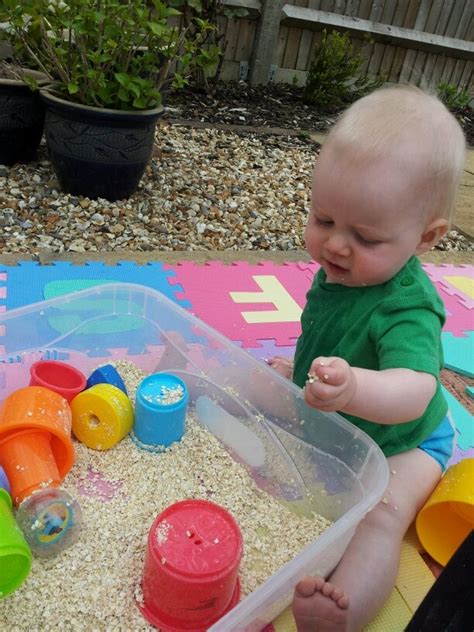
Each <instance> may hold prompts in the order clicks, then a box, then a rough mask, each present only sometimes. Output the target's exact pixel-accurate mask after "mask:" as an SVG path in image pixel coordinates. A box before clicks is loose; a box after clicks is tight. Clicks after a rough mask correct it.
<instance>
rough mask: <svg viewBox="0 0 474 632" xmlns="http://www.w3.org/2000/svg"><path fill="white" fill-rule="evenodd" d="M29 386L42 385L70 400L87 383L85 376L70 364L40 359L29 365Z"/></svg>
mask: <svg viewBox="0 0 474 632" xmlns="http://www.w3.org/2000/svg"><path fill="white" fill-rule="evenodd" d="M30 376H31V378H30V386H44V387H45V388H49V390H50V391H54V392H55V393H58V394H59V395H62V396H63V397H64V399H66V400H67V401H68V402H71V401H72V399H74V397H76V395H78V394H79V393H81V392H82V391H83V390H84V389H85V388H86V385H87V379H86V376H85V375H83V374H82V373H81V372H80V371H79V370H78V369H75V368H74V367H73V366H71V365H70V364H66V363H65V362H59V361H58V360H40V361H39V362H35V363H34V364H32V365H31V367H30Z"/></svg>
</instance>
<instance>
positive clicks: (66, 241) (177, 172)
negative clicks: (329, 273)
mask: <svg viewBox="0 0 474 632" xmlns="http://www.w3.org/2000/svg"><path fill="white" fill-rule="evenodd" d="M318 149H319V145H318V144H317V143H315V142H313V141H311V140H310V139H309V138H307V137H306V136H305V135H302V136H301V137H298V136H282V135H270V134H254V133H247V132H246V133H239V134H237V133H235V132H229V131H223V130H216V129H194V128H189V127H183V126H178V125H170V124H168V123H162V124H161V125H160V126H159V127H158V129H157V133H156V146H155V150H154V156H153V159H152V161H151V163H150V164H149V166H148V167H147V169H146V173H145V175H144V177H143V179H142V182H141V184H140V187H139V189H138V191H137V192H136V193H135V194H134V195H133V196H132V197H131V198H130V199H129V200H122V201H119V202H109V201H107V200H103V199H98V200H89V199H88V198H83V197H79V196H72V195H68V194H65V193H63V192H61V191H60V190H59V183H58V182H57V180H56V177H55V175H54V171H53V169H52V165H51V163H50V162H49V160H48V159H47V153H46V148H45V147H44V145H43V146H41V147H40V152H39V159H38V161H37V162H32V163H30V164H27V165H24V164H18V165H15V166H13V167H11V168H8V167H5V166H0V252H1V253H27V254H28V255H29V256H39V255H40V254H41V253H44V252H50V253H62V252H102V251H126V252H127V253H129V252H137V251H138V252H140V251H160V250H161V251H185V250H187V251H193V250H213V251H222V250H281V251H290V250H300V249H303V248H304V243H303V231H304V225H305V222H306V217H307V212H308V209H309V192H310V184H311V171H312V167H313V165H314V161H315V158H316V156H317V152H318ZM440 248H441V249H443V250H472V249H473V244H472V242H469V241H468V240H467V239H466V238H465V237H464V236H462V235H459V234H457V233H456V232H454V231H453V232H451V234H450V235H449V238H448V239H445V240H443V242H442V243H441V245H440Z"/></svg>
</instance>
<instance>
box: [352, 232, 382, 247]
mask: <svg viewBox="0 0 474 632" xmlns="http://www.w3.org/2000/svg"><path fill="white" fill-rule="evenodd" d="M355 238H356V239H357V241H358V242H359V243H360V244H362V245H363V246H367V247H368V248H370V247H373V246H378V244H381V243H382V242H381V241H379V240H377V239H366V238H365V237H363V236H362V235H359V233H355Z"/></svg>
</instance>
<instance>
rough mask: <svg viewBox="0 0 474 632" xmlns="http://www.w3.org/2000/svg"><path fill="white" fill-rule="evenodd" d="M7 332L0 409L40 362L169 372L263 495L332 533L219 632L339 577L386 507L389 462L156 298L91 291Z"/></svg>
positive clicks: (241, 627) (10, 319) (3, 322)
mask: <svg viewBox="0 0 474 632" xmlns="http://www.w3.org/2000/svg"><path fill="white" fill-rule="evenodd" d="M0 332H1V333H2V334H3V335H2V337H0V401H1V400H3V399H4V398H5V397H6V396H7V395H8V394H9V393H11V392H12V391H14V390H15V389H17V388H21V387H23V386H26V385H27V384H28V381H29V367H30V365H31V364H32V363H33V362H35V361H37V360H38V359H42V358H45V359H51V358H53V359H60V360H64V361H67V362H70V363H71V364H73V365H74V366H76V367H77V368H79V369H81V370H82V371H83V372H84V373H86V374H88V373H89V372H90V371H91V370H92V369H93V368H95V367H96V366H97V365H98V364H99V363H101V362H107V361H110V360H112V359H122V358H123V359H129V360H131V361H133V362H135V363H136V364H137V365H138V366H140V367H141V368H142V369H143V370H145V371H147V372H153V371H156V370H172V371H173V372H174V373H176V374H178V375H179V376H180V377H181V378H182V379H184V380H185V381H186V383H187V386H188V389H189V395H190V406H191V408H194V410H195V413H196V415H197V416H198V418H199V419H200V421H201V422H202V423H204V424H206V425H207V426H208V427H209V428H210V429H211V430H212V431H213V432H214V433H215V434H216V435H217V436H218V437H219V438H220V440H221V441H222V442H223V443H224V444H225V445H226V447H227V448H228V449H229V450H230V451H231V452H232V454H233V456H234V458H236V459H237V460H239V461H240V462H242V464H243V465H244V466H246V467H247V469H248V470H249V472H250V473H251V475H252V476H253V478H254V480H255V481H256V482H257V484H258V485H260V486H261V487H262V488H264V489H265V490H266V491H268V490H270V493H272V494H273V495H274V496H275V497H276V498H277V499H279V500H282V501H286V502H285V505H286V506H289V507H291V506H292V505H294V506H295V507H296V506H297V507H298V511H299V512H301V511H303V512H307V514H308V515H311V511H316V512H317V513H319V514H321V515H323V516H324V517H326V518H328V519H329V520H331V521H333V524H332V526H331V527H330V528H329V529H327V530H326V531H325V532H324V533H323V534H322V535H321V537H320V538H318V540H316V541H315V542H313V543H311V544H310V545H309V546H307V547H306V548H305V549H304V550H303V551H301V552H300V553H299V555H297V556H296V557H295V558H294V559H293V560H292V561H291V562H289V563H287V564H286V565H285V566H283V567H282V568H281V569H280V570H279V571H278V572H277V573H275V574H274V575H273V576H272V577H270V578H269V579H268V580H267V581H266V582H265V583H264V584H263V585H261V586H260V587H259V588H258V589H257V590H255V592H253V593H252V594H251V595H249V596H248V597H246V598H245V599H243V600H242V601H241V602H240V603H239V604H238V605H237V606H236V607H235V608H234V609H233V610H231V611H230V612H229V613H228V614H227V615H226V616H225V617H223V618H222V619H221V620H220V621H218V622H217V623H216V624H215V625H213V626H212V628H211V630H212V632H217V631H220V632H230V631H233V630H236V631H237V630H238V631H239V632H242V631H246V632H247V631H253V630H255V631H257V630H260V629H261V628H262V627H264V626H265V625H266V624H267V623H269V622H270V621H272V620H273V619H274V618H275V617H276V616H277V615H278V614H279V613H280V612H281V611H282V610H283V609H284V608H285V607H286V606H288V605H289V604H290V602H291V598H292V593H293V588H294V586H295V584H296V582H297V581H298V579H299V578H301V577H302V576H303V575H305V574H315V573H317V574H320V575H323V576H327V575H328V574H329V573H330V572H331V571H332V570H333V569H334V567H335V566H336V564H337V563H338V561H339V559H340V558H341V556H342V554H343V552H344V550H345V548H346V547H347V545H348V543H349V541H350V539H351V537H352V535H353V534H354V531H355V528H356V526H357V524H358V523H359V522H360V520H361V519H362V518H363V517H364V516H365V514H366V513H367V512H368V511H369V510H370V509H371V508H372V507H374V505H376V504H377V503H378V502H379V500H380V499H381V497H382V496H383V493H384V490H385V488H386V485H387V482H388V466H387V462H386V460H385V457H384V456H383V454H382V452H381V450H380V449H379V448H378V446H377V445H376V444H375V443H374V442H373V441H372V440H371V439H370V438H369V437H368V436H367V435H365V434H364V433H363V432H361V431H360V430H358V429H357V428H355V427H354V426H352V425H350V424H349V423H347V422H346V421H345V420H344V419H343V418H342V417H340V416H339V415H337V414H327V413H319V412H318V411H315V410H312V409H310V408H308V407H307V406H306V405H305V404H304V401H303V399H302V395H301V390H300V389H299V388H298V387H296V386H295V385H293V384H291V383H290V382H288V381H287V380H285V379H283V378H281V377H280V376H279V375H277V374H276V373H275V372H274V371H273V370H272V369H270V368H269V367H267V366H265V365H263V364H262V363H260V362H258V361H257V360H255V359H254V358H253V357H252V356H251V355H250V354H248V353H247V352H246V351H244V350H242V349H240V348H238V347H237V346H236V345H234V344H233V343H232V342H230V341H229V340H228V339H227V338H225V337H224V336H222V335H221V334H219V333H218V332H216V331H215V330H213V329H211V328H210V327H208V326H207V325H205V324H204V323H203V322H201V321H200V320H198V319H197V318H195V317H194V316H192V315H191V314H190V313H188V312H187V311H185V310H184V309H182V308H181V307H179V306H178V305H176V304H175V303H173V302H172V301H170V300H169V299H167V298H166V297H165V296H163V295H162V294H160V293H159V292H156V291H154V290H151V289H149V288H146V287H143V286H140V285H133V284H125V283H117V284H107V285H102V286H96V287H94V288H92V289H88V290H84V291H81V292H76V293H72V294H68V295H65V296H61V297H58V298H54V299H52V300H49V301H44V302H41V303H36V304H34V305H29V306H27V307H22V308H19V309H16V310H12V311H11V312H6V313H4V314H1V315H0ZM1 345H3V346H1ZM157 458H159V457H157ZM288 501H297V502H289V503H288ZM235 517H236V519H237V521H238V516H235Z"/></svg>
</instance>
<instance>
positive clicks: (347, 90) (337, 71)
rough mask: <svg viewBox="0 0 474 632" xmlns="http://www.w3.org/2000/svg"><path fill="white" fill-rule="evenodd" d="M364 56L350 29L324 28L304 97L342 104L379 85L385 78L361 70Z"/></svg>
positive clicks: (318, 102)
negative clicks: (350, 36)
mask: <svg viewBox="0 0 474 632" xmlns="http://www.w3.org/2000/svg"><path fill="white" fill-rule="evenodd" d="M362 64H363V58H362V57H361V56H360V55H355V54H354V50H353V46H352V44H351V41H350V38H349V34H348V33H338V32H337V31H332V32H331V33H329V35H328V33H327V32H326V31H325V30H324V31H323V37H322V40H321V42H320V43H319V44H318V46H317V47H316V49H315V51H314V57H313V60H312V62H311V67H310V69H309V71H308V76H307V79H306V85H305V88H304V92H303V99H304V101H305V102H306V103H309V104H311V105H316V106H318V107H322V108H327V109H333V108H338V107H341V106H342V105H344V104H346V103H350V102H352V101H355V100H356V99H358V98H360V97H362V96H364V95H365V94H367V93H369V92H371V91H372V90H374V89H375V88H378V87H379V86H380V85H381V84H382V79H377V80H373V79H371V78H370V77H368V75H367V74H361V67H362Z"/></svg>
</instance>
